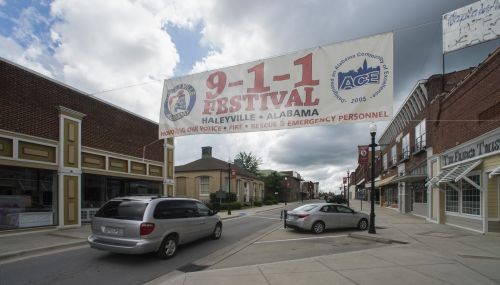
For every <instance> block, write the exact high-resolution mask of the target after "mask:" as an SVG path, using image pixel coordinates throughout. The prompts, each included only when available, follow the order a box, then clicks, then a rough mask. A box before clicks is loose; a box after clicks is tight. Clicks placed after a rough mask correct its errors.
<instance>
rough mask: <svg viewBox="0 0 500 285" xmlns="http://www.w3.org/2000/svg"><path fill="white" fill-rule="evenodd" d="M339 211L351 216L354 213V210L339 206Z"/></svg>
mask: <svg viewBox="0 0 500 285" xmlns="http://www.w3.org/2000/svg"><path fill="white" fill-rule="evenodd" d="M337 211H338V212H339V213H349V214H351V213H352V210H351V209H349V208H347V207H344V206H337Z"/></svg>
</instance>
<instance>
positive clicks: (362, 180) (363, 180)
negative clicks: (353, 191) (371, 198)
mask: <svg viewBox="0 0 500 285" xmlns="http://www.w3.org/2000/svg"><path fill="white" fill-rule="evenodd" d="M363 182H365V179H364V178H363V179H361V180H360V181H359V182H358V183H356V186H359V185H361V184H363Z"/></svg>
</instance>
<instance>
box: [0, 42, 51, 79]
mask: <svg viewBox="0 0 500 285" xmlns="http://www.w3.org/2000/svg"><path fill="white" fill-rule="evenodd" d="M0 46H1V47H2V49H1V50H0V56H1V57H4V58H6V59H8V60H10V61H12V62H14V63H17V64H19V65H21V66H24V67H27V68H29V69H32V70H34V71H36V72H39V73H41V74H43V75H46V76H49V77H53V74H52V72H51V71H50V70H48V69H47V68H46V67H45V66H43V65H42V64H41V62H40V61H41V60H42V59H41V58H40V56H41V55H42V52H41V49H42V47H41V46H39V45H30V46H29V47H27V48H23V47H22V46H21V45H20V44H18V43H17V42H16V41H14V40H13V39H12V38H6V37H4V36H1V35H0Z"/></svg>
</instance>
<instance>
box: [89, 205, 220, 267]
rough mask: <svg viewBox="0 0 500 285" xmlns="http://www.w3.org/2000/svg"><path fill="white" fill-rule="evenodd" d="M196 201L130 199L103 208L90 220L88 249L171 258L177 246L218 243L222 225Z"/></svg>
mask: <svg viewBox="0 0 500 285" xmlns="http://www.w3.org/2000/svg"><path fill="white" fill-rule="evenodd" d="M216 213H217V212H216V211H212V210H210V209H209V208H208V207H207V206H206V205H205V204H203V203H201V202H200V201H198V200H196V199H188V198H164V197H154V196H148V197H146V196H130V197H122V198H114V199H112V200H110V201H108V202H107V203H106V204H104V205H103V206H102V207H101V208H100V209H99V211H97V213H96V214H95V216H94V218H93V219H92V226H91V227H92V235H90V236H89V237H88V243H89V244H90V247H92V248H96V249H101V250H106V251H110V252H115V253H127V254H141V253H148V252H156V253H157V255H158V256H159V257H160V258H162V259H167V258H171V257H172V256H174V255H175V253H176V251H177V246H178V245H179V244H184V243H188V242H191V241H194V240H197V239H200V238H203V237H207V236H210V237H212V238H213V239H219V238H220V237H221V235H222V221H221V219H220V217H219V216H218V215H217V214H216Z"/></svg>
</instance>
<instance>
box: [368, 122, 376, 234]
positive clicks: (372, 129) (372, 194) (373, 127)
mask: <svg viewBox="0 0 500 285" xmlns="http://www.w3.org/2000/svg"><path fill="white" fill-rule="evenodd" d="M376 134H377V125H375V123H371V124H370V135H371V137H372V143H371V144H370V146H371V148H372V157H371V176H372V179H371V189H370V200H371V201H370V207H371V210H370V228H369V229H368V233H370V234H376V233H377V232H376V231H375V147H376V146H377V144H376V143H375V135H376Z"/></svg>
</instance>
